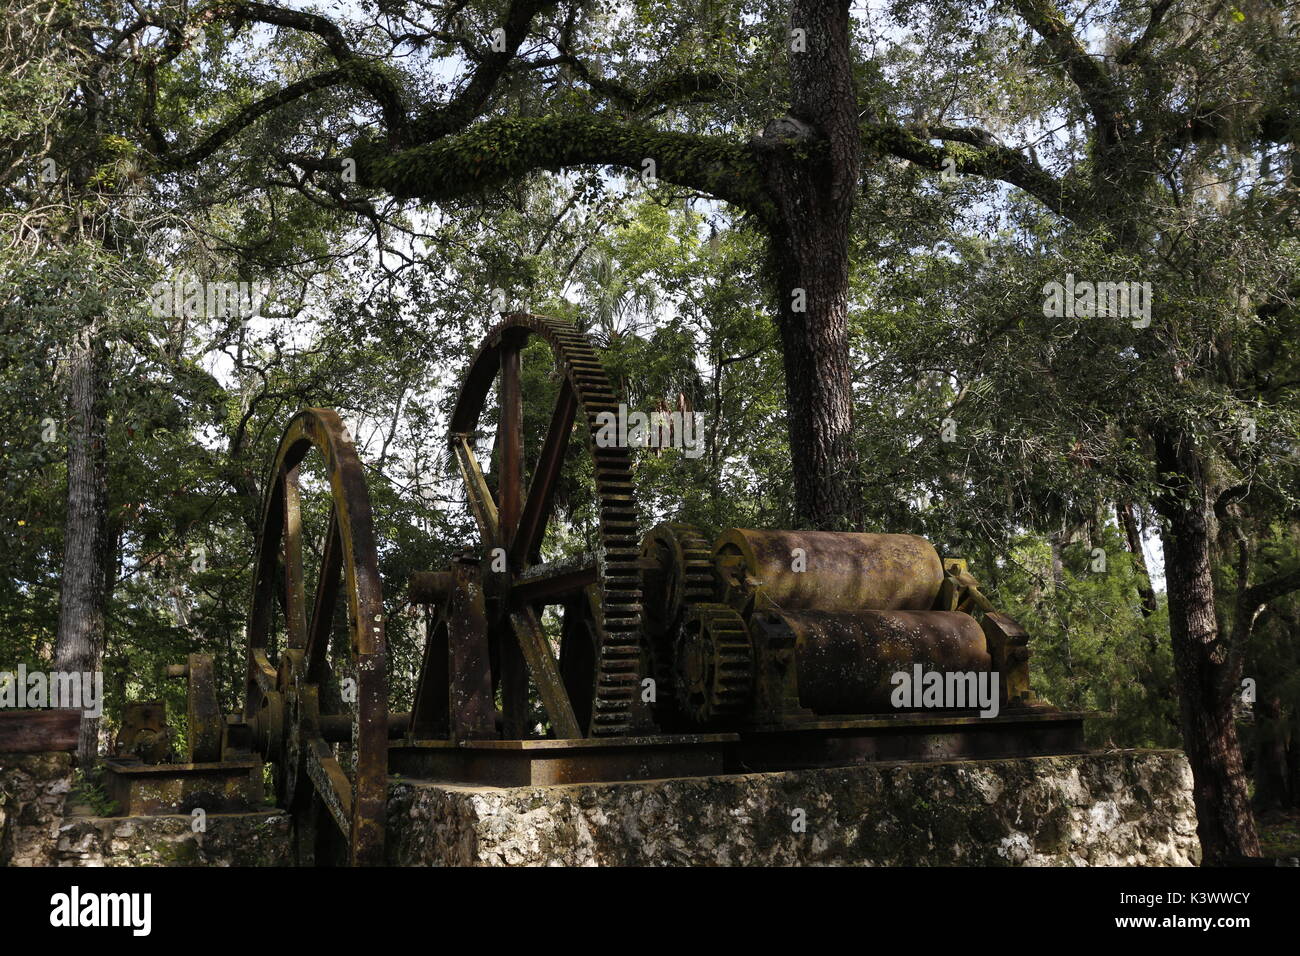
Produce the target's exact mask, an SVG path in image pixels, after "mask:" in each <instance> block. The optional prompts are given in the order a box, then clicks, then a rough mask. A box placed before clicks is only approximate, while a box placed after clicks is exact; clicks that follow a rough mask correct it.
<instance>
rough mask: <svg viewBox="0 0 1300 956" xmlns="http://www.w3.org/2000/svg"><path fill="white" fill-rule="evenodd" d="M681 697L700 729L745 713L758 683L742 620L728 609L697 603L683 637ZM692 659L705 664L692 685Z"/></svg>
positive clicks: (679, 644) (678, 674)
mask: <svg viewBox="0 0 1300 956" xmlns="http://www.w3.org/2000/svg"><path fill="white" fill-rule="evenodd" d="M675 657H676V662H677V668H676V678H677V684H678V686H677V696H678V699H679V701H680V704H681V706H682V708H683V710H684V711H685V713H686V714H687V716H688V717H690V718H691V720H692V721H694V722H695V723H696V724H699V725H708V724H712V723H715V722H716V721H717V720H718V719H719V718H724V717H731V716H735V715H737V714H742V713H744V711H745V709H746V708H747V707H748V706H749V701H750V698H751V696H752V693H753V684H754V652H753V648H752V646H751V645H750V641H749V632H748V629H747V628H746V627H745V621H744V618H742V617H741V616H740V614H739V613H738V612H737V611H736V610H735V609H734V608H733V607H731V606H730V605H728V604H713V603H706V604H696V605H694V606H693V607H692V608H691V609H690V611H689V613H688V615H687V618H686V621H685V623H684V625H683V627H682V629H681V631H680V633H679V636H678V642H677V653H676V655H675ZM688 657H695V658H697V659H701V658H702V660H703V664H704V666H703V667H702V668H701V670H702V671H703V676H702V677H700V678H699V679H698V680H696V681H692V680H691V679H690V678H689V677H688V676H687V674H686V670H685V667H684V664H685V661H686V660H687V658H688Z"/></svg>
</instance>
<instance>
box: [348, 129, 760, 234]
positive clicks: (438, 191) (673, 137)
mask: <svg viewBox="0 0 1300 956" xmlns="http://www.w3.org/2000/svg"><path fill="white" fill-rule="evenodd" d="M352 155H353V156H354V157H355V158H356V160H357V179H358V182H359V183H360V184H362V185H368V186H373V187H378V188H380V189H383V190H385V191H387V192H390V193H392V194H393V195H395V196H400V197H406V198H419V199H425V200H430V201H436V200H440V199H450V198H454V197H457V196H464V195H469V194H472V193H476V192H481V191H482V190H485V189H489V188H492V187H494V186H499V185H501V184H503V183H507V182H510V181H512V180H516V179H518V178H519V177H521V176H523V175H525V174H526V173H528V172H530V171H532V170H538V169H546V170H551V171H557V170H561V169H566V168H570V167H574V166H618V167H622V168H624V169H628V170H631V171H632V172H634V173H636V174H638V175H642V174H644V173H646V172H650V171H652V172H653V174H654V176H655V177H657V178H659V179H663V180H665V181H667V182H671V183H676V184H677V185H681V186H686V187H688V188H691V189H697V190H699V191H700V192H704V193H708V194H709V195H711V196H716V197H717V198H719V199H722V200H724V201H726V202H729V203H732V204H733V205H736V206H739V207H741V208H743V209H746V210H748V211H750V212H753V213H756V214H758V215H761V216H764V217H765V218H766V217H767V215H769V214H770V212H771V210H770V208H769V207H770V200H769V199H768V198H767V196H766V195H765V193H764V191H763V188H762V185H761V182H760V174H759V168H758V164H757V161H756V160H755V157H754V154H753V151H752V149H751V148H750V147H749V146H748V145H746V144H742V143H735V142H732V141H730V140H725V139H722V138H720V137H714V136H702V135H694V134H689V133H673V132H664V131H661V130H656V129H653V128H650V127H647V126H643V125H637V124H632V123H621V122H617V121H613V120H608V119H604V118H600V117H589V116H572V117H545V118H541V119H501V120H494V121H491V122H488V123H483V124H480V125H478V126H475V127H473V128H472V129H470V130H467V131H466V132H464V133H461V134H459V135H457V136H448V137H445V138H443V139H440V140H438V141H437V142H434V143H429V144H426V145H423V146H416V147H412V148H410V149H406V150H403V151H401V152H398V153H392V152H391V151H389V150H387V149H386V148H384V147H383V146H382V145H381V144H361V145H358V146H356V147H354V149H353V150H352ZM647 160H653V167H651V166H649V164H647V162H646V161H647Z"/></svg>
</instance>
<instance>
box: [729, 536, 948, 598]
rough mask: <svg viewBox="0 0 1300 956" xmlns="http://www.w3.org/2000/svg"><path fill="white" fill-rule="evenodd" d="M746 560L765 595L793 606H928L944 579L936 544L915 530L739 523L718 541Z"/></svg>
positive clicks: (732, 555)
mask: <svg viewBox="0 0 1300 956" xmlns="http://www.w3.org/2000/svg"><path fill="white" fill-rule="evenodd" d="M713 553H714V557H715V559H716V560H717V561H718V562H719V564H720V565H722V566H725V565H727V564H729V563H735V562H740V565H741V567H742V569H743V572H744V575H745V576H746V577H748V578H751V579H753V580H754V581H755V582H756V586H757V588H758V591H759V593H760V594H761V595H762V598H763V600H762V601H760V602H759V604H758V605H756V607H758V608H762V607H772V608H779V609H782V610H787V611H798V610H818V611H859V610H862V609H864V608H869V609H871V610H876V611H928V610H930V609H931V608H932V607H934V601H935V598H936V597H937V596H938V594H939V588H940V586H941V585H942V584H943V562H942V561H940V560H939V553H938V552H937V551H935V549H934V546H933V545H931V544H930V542H928V541H926V540H925V539H924V538H919V537H917V536H916V535H911V534H864V533H847V532H833V531H754V530H751V529H747V528H732V529H731V530H729V531H726V532H725V533H724V534H723V535H722V536H721V537H720V538H719V539H718V540H717V542H716V543H715V544H714V545H713Z"/></svg>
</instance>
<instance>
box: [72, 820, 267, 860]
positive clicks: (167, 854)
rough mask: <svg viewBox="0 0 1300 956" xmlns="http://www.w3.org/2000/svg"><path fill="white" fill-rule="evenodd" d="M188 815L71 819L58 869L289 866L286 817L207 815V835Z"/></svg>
mask: <svg viewBox="0 0 1300 956" xmlns="http://www.w3.org/2000/svg"><path fill="white" fill-rule="evenodd" d="M192 824H193V821H192V820H191V818H190V816H189V814H184V815H167V816H156V817H69V818H68V819H66V820H64V821H63V825H62V826H61V827H60V828H59V834H58V842H57V844H56V846H55V848H54V858H55V864H56V865H57V866H290V865H292V862H293V861H292V860H291V859H290V856H289V847H290V842H289V826H290V818H289V816H288V814H286V813H282V812H280V811H278V810H273V811H259V812H256V813H209V814H208V815H207V819H206V821H205V825H206V829H205V832H203V833H195V832H193V829H192Z"/></svg>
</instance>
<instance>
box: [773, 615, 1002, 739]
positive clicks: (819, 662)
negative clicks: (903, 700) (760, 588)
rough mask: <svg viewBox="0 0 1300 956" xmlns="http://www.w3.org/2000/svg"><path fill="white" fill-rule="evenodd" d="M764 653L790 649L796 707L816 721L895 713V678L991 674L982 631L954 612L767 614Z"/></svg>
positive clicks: (977, 625) (965, 617)
mask: <svg viewBox="0 0 1300 956" xmlns="http://www.w3.org/2000/svg"><path fill="white" fill-rule="evenodd" d="M753 627H754V633H755V636H756V637H757V638H758V639H759V640H760V641H761V642H762V643H763V644H765V645H767V644H770V643H772V642H779V643H783V644H786V645H788V644H789V643H791V642H792V643H793V646H794V649H795V662H796V665H797V668H798V674H799V703H800V704H801V705H802V706H804V707H807V708H808V709H810V710H812V711H813V712H814V713H817V714H863V713H890V712H894V710H895V708H894V707H893V706H892V702H891V700H890V697H891V694H892V693H893V690H894V684H893V683H892V682H891V680H890V678H891V677H892V676H893V674H895V673H896V672H898V671H906V672H910V671H911V669H912V666H913V665H914V664H920V665H922V666H923V667H924V669H925V670H926V671H931V670H934V671H941V672H945V673H946V672H952V671H963V672H975V673H980V672H983V671H988V670H989V669H990V668H991V667H992V659H991V658H990V656H989V652H988V647H987V645H986V643H985V639H984V632H983V630H982V629H981V628H980V625H979V623H978V622H977V621H976V620H975V619H974V618H972V617H971V616H970V615H968V614H961V613H958V612H955V611H767V612H762V613H760V614H757V615H755V617H754V620H753Z"/></svg>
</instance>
